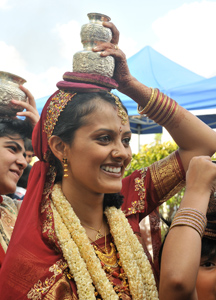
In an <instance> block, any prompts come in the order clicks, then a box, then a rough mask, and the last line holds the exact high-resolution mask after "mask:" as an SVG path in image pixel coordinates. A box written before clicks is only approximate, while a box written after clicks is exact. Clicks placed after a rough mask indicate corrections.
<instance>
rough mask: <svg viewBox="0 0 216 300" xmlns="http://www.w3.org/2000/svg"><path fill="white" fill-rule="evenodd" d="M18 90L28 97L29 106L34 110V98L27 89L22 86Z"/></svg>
mask: <svg viewBox="0 0 216 300" xmlns="http://www.w3.org/2000/svg"><path fill="white" fill-rule="evenodd" d="M19 88H20V89H21V90H22V91H23V92H24V93H25V94H26V96H27V97H28V101H29V104H31V105H32V106H33V107H34V108H36V102H35V99H34V96H33V95H32V93H31V92H30V91H29V90H28V89H27V88H25V87H24V86H23V85H20V86H19Z"/></svg>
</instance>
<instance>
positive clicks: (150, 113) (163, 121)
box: [137, 89, 178, 126]
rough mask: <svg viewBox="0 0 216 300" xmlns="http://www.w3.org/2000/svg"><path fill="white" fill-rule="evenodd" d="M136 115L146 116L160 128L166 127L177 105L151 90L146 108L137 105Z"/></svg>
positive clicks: (157, 91)
mask: <svg viewBox="0 0 216 300" xmlns="http://www.w3.org/2000/svg"><path fill="white" fill-rule="evenodd" d="M137 110H138V113H139V114H141V115H143V114H146V116H147V117H148V118H150V119H152V120H153V121H155V122H156V123H158V124H159V125H161V126H165V125H168V124H169V123H170V122H171V121H172V120H173V118H174V116H175V115H176V112H177V110H178V103H177V102H176V101H174V100H173V99H171V98H170V97H168V96H167V95H165V94H163V93H162V92H160V91H159V90H158V89H152V93H151V97H150V99H149V102H148V103H147V105H146V107H145V108H143V107H141V106H139V105H138V108H137Z"/></svg>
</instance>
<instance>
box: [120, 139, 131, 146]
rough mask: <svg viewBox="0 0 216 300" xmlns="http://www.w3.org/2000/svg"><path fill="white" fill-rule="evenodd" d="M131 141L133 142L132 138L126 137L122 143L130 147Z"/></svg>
mask: <svg viewBox="0 0 216 300" xmlns="http://www.w3.org/2000/svg"><path fill="white" fill-rule="evenodd" d="M130 140H131V138H130V137H125V138H124V139H123V140H122V143H123V144H124V146H125V147H128V146H129V145H130Z"/></svg>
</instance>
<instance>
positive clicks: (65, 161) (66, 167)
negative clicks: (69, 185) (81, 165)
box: [62, 158, 68, 178]
mask: <svg viewBox="0 0 216 300" xmlns="http://www.w3.org/2000/svg"><path fill="white" fill-rule="evenodd" d="M62 162H63V167H64V175H63V176H64V178H67V177H68V174H67V172H68V163H67V158H63V159H62Z"/></svg>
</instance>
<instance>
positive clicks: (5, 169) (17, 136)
mask: <svg viewBox="0 0 216 300" xmlns="http://www.w3.org/2000/svg"><path fill="white" fill-rule="evenodd" d="M31 132H32V127H31V125H30V124H29V123H28V122H27V121H22V120H20V119H0V194H1V195H4V194H10V193H14V191H15V190H16V185H17V182H18V180H19V178H20V177H21V176H22V174H23V170H24V169H25V168H26V166H27V162H26V159H25V147H24V141H25V139H26V138H27V137H30V136H31Z"/></svg>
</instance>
